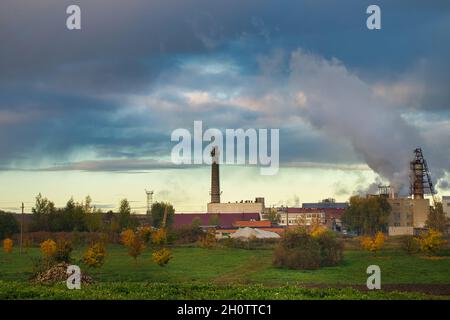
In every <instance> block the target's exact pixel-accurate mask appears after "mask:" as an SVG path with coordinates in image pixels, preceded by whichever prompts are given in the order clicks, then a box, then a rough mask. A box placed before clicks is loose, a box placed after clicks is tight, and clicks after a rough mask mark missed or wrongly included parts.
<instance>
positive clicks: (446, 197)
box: [442, 196, 450, 200]
mask: <svg viewBox="0 0 450 320" xmlns="http://www.w3.org/2000/svg"><path fill="white" fill-rule="evenodd" d="M442 200H450V196H442Z"/></svg>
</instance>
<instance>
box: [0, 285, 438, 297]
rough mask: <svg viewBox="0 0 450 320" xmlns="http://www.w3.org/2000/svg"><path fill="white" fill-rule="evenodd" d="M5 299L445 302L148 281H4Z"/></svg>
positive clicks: (376, 293)
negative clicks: (71, 284)
mask: <svg viewBox="0 0 450 320" xmlns="http://www.w3.org/2000/svg"><path fill="white" fill-rule="evenodd" d="M1 299H21V300H27V299H33V300H52V299H58V300H66V299H76V300H83V299H87V300H95V299H102V300H109V299H139V300H145V299H151V300H156V299H164V300H175V299H201V300H218V299H220V300H230V299H233V300H234V299H237V300H239V299H243V300H300V299H301V300H311V299H314V300H317V299H324V300H330V299H332V300H341V299H342V300H343V299H346V300H348V299H352V300H354V299H358V300H361V299H362V300H368V299H370V300H375V299H383V300H385V299H389V300H399V299H401V300H405V299H408V300H409V299H418V300H420V299H443V297H436V296H428V295H424V294H420V293H411V292H409V293H405V292H381V291H372V292H360V291H358V290H354V289H349V288H345V289H331V288H327V289H311V288H301V287H294V286H282V287H266V286H262V285H246V286H243V285H212V284H167V283H145V282H126V283H121V282H109V283H99V284H95V285H86V286H83V287H82V290H68V289H67V288H66V287H65V286H64V285H61V284H59V285H54V286H41V285H33V286H31V285H28V284H26V283H23V282H4V281H0V300H1Z"/></svg>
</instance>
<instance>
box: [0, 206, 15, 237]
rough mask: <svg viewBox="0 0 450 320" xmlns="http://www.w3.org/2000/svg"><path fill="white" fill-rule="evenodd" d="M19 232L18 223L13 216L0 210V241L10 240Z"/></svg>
mask: <svg viewBox="0 0 450 320" xmlns="http://www.w3.org/2000/svg"><path fill="white" fill-rule="evenodd" d="M19 231H20V228H19V223H18V222H17V220H16V218H15V217H14V215H13V214H12V213H8V212H4V211H1V210H0V240H1V239H5V238H10V237H12V235H13V234H14V233H18V232H19Z"/></svg>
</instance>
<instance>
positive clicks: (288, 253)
mask: <svg viewBox="0 0 450 320" xmlns="http://www.w3.org/2000/svg"><path fill="white" fill-rule="evenodd" d="M273 264H274V265H275V266H277V267H287V268H290V269H318V268H320V264H321V253H320V245H319V243H318V241H317V240H316V239H314V238H313V237H312V236H310V235H309V234H307V233H306V232H305V231H288V232H286V233H285V234H284V235H283V237H282V238H281V241H280V243H279V244H278V246H277V247H276V248H275V250H274V260H273Z"/></svg>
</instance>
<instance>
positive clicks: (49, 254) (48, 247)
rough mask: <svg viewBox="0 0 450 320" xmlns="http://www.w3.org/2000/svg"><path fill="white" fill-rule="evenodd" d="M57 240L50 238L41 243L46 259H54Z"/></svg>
mask: <svg viewBox="0 0 450 320" xmlns="http://www.w3.org/2000/svg"><path fill="white" fill-rule="evenodd" d="M56 250H57V247H56V242H55V241H53V240H51V239H48V240H45V241H43V242H42V243H41V253H42V255H43V256H44V258H45V259H46V260H50V259H52V258H53V257H54V256H55V254H56Z"/></svg>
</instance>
